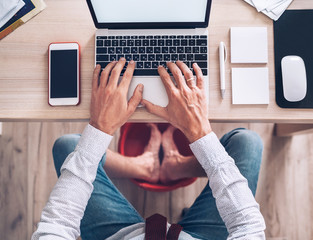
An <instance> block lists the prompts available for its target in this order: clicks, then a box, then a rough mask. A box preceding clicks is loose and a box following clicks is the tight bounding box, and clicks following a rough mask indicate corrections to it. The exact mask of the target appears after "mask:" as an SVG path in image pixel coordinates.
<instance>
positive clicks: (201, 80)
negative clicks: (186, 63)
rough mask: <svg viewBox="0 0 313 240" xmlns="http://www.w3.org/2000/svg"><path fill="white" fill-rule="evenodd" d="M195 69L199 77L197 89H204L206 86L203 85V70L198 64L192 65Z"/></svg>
mask: <svg viewBox="0 0 313 240" xmlns="http://www.w3.org/2000/svg"><path fill="white" fill-rule="evenodd" d="M192 67H193V70H194V71H195V73H196V76H197V87H198V88H200V89H203V87H204V85H203V74H202V70H201V68H200V67H199V66H198V64H197V63H194V64H193V65H192Z"/></svg>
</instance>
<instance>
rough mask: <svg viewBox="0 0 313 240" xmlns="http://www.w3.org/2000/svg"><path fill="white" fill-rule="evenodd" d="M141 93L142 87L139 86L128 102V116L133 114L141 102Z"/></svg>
mask: <svg viewBox="0 0 313 240" xmlns="http://www.w3.org/2000/svg"><path fill="white" fill-rule="evenodd" d="M142 93H143V85H142V84H139V85H138V86H137V87H136V89H135V91H134V94H133V96H132V97H131V98H130V99H129V101H128V111H129V113H130V114H133V113H134V112H135V110H136V108H137V106H138V105H139V103H140V101H141V100H142Z"/></svg>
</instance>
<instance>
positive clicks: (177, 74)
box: [167, 62, 187, 89]
mask: <svg viewBox="0 0 313 240" xmlns="http://www.w3.org/2000/svg"><path fill="white" fill-rule="evenodd" d="M167 67H168V69H169V70H170V71H171V73H172V74H173V77H174V79H175V81H176V84H177V87H178V88H179V89H182V88H187V84H186V82H185V80H184V77H183V74H182V72H181V70H180V69H179V67H178V66H177V65H176V64H175V63H172V62H168V63H167Z"/></svg>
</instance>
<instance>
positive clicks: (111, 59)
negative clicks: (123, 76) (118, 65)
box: [110, 54, 117, 62]
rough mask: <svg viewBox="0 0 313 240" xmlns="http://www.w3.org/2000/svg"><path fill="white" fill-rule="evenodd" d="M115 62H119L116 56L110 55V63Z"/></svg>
mask: <svg viewBox="0 0 313 240" xmlns="http://www.w3.org/2000/svg"><path fill="white" fill-rule="evenodd" d="M115 60H117V56H116V54H112V55H110V61H111V62H112V61H115Z"/></svg>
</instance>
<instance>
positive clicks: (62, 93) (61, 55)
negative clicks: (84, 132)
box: [49, 42, 80, 106]
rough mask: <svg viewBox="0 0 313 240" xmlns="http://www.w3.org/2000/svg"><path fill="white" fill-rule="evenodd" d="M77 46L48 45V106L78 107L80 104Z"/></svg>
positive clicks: (78, 54)
mask: <svg viewBox="0 0 313 240" xmlns="http://www.w3.org/2000/svg"><path fill="white" fill-rule="evenodd" d="M79 49H80V47H79V44H78V43H76V42H71V43H51V44H50V45H49V104H50V105H51V106H62V105H78V104H79V102H80V74H79V73H80V53H79Z"/></svg>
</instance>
